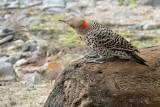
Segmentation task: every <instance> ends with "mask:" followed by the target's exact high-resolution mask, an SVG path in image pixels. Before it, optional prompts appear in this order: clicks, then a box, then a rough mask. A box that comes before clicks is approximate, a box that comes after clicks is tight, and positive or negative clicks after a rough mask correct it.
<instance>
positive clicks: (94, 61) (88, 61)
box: [85, 60, 104, 64]
mask: <svg viewBox="0 0 160 107" xmlns="http://www.w3.org/2000/svg"><path fill="white" fill-rule="evenodd" d="M85 63H96V64H102V63H104V61H98V60H86V61H85Z"/></svg>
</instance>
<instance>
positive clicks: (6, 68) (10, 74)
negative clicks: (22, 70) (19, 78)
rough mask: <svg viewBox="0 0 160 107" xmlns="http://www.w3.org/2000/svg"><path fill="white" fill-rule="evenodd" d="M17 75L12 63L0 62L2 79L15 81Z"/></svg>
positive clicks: (0, 76)
mask: <svg viewBox="0 0 160 107" xmlns="http://www.w3.org/2000/svg"><path fill="white" fill-rule="evenodd" d="M15 79H16V75H15V71H14V69H13V66H12V64H10V63H8V62H3V61H2V62H0V81H15Z"/></svg>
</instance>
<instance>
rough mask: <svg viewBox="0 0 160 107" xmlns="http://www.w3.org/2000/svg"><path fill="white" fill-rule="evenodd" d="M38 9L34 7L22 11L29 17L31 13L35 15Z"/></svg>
mask: <svg viewBox="0 0 160 107" xmlns="http://www.w3.org/2000/svg"><path fill="white" fill-rule="evenodd" d="M37 14H38V11H37V10H35V9H30V10H28V11H27V12H25V13H24V16H26V17H29V16H33V15H37Z"/></svg>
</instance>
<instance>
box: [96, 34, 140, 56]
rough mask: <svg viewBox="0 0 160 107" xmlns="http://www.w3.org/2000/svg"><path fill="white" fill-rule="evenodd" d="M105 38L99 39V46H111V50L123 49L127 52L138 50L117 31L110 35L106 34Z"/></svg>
mask: <svg viewBox="0 0 160 107" xmlns="http://www.w3.org/2000/svg"><path fill="white" fill-rule="evenodd" d="M104 36H105V37H103V39H98V47H104V48H109V49H111V50H121V51H127V52H131V53H132V52H138V49H137V48H136V47H134V46H133V45H132V44H131V43H130V42H128V41H127V40H126V39H125V38H123V37H122V36H120V35H119V34H116V33H113V32H112V33H111V34H110V36H108V35H104Z"/></svg>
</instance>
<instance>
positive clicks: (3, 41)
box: [0, 35, 13, 45]
mask: <svg viewBox="0 0 160 107" xmlns="http://www.w3.org/2000/svg"><path fill="white" fill-rule="evenodd" d="M12 39H13V35H10V36H7V37H5V38H3V39H1V40H0V45H1V44H3V43H6V42H8V41H11V40H12Z"/></svg>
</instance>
